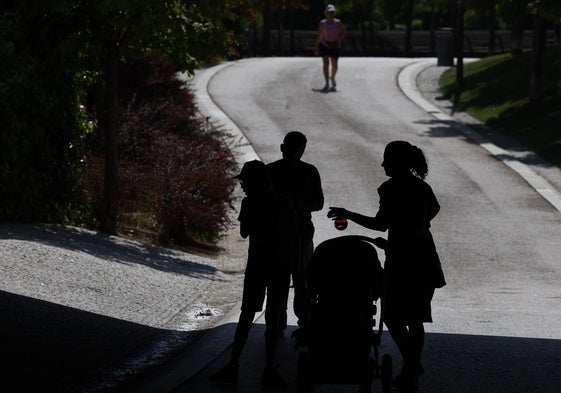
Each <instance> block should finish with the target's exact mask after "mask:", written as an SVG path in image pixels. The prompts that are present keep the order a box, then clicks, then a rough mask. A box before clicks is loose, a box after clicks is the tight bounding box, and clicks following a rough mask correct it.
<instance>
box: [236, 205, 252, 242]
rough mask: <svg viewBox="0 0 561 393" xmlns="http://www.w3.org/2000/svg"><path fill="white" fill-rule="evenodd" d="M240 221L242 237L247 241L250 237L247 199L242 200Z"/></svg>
mask: <svg viewBox="0 0 561 393" xmlns="http://www.w3.org/2000/svg"><path fill="white" fill-rule="evenodd" d="M238 221H239V222H240V235H241V237H243V238H244V239H246V238H247V237H248V236H249V201H248V199H247V198H244V199H242V207H241V208H240V215H239V216H238Z"/></svg>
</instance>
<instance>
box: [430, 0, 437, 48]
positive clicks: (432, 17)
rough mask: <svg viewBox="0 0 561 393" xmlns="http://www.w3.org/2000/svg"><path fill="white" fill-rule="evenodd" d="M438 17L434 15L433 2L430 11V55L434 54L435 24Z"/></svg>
mask: <svg viewBox="0 0 561 393" xmlns="http://www.w3.org/2000/svg"><path fill="white" fill-rule="evenodd" d="M437 18H438V15H437V14H436V3H435V1H434V0H433V1H432V3H431V9H430V53H431V54H436V24H437Z"/></svg>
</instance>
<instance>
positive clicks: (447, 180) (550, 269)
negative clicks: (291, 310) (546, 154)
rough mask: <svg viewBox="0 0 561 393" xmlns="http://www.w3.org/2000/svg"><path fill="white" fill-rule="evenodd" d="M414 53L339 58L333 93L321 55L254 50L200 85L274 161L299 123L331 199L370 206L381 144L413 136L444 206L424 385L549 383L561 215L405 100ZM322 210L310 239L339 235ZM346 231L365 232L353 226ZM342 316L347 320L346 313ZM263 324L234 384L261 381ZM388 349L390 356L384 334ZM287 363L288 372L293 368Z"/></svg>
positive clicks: (482, 387)
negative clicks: (259, 55)
mask: <svg viewBox="0 0 561 393" xmlns="http://www.w3.org/2000/svg"><path fill="white" fill-rule="evenodd" d="M411 61H412V60H410V59H366V58H348V59H342V60H341V69H340V73H339V77H338V87H339V91H338V92H336V93H328V94H324V93H320V92H318V91H317V89H319V88H321V87H322V85H323V81H322V77H321V70H320V65H319V61H318V60H317V59H307V58H301V59H298V58H272V59H249V60H243V61H239V62H236V63H233V64H232V65H231V66H228V67H225V68H224V69H222V70H221V71H220V72H219V73H217V74H216V75H215V76H214V77H213V78H212V80H211V82H210V84H209V92H210V95H211V96H212V98H213V100H214V101H215V102H216V103H217V104H218V105H219V106H220V107H221V108H222V109H223V110H224V112H226V113H227V114H228V115H229V116H230V118H231V119H232V120H233V121H234V122H235V123H236V124H237V125H238V127H239V128H240V129H241V130H242V131H243V132H244V134H245V136H246V137H247V139H248V140H249V141H250V143H251V144H252V145H253V147H254V148H255V150H256V152H257V153H258V155H259V156H260V157H261V158H262V159H263V160H264V161H265V162H270V161H272V160H275V159H277V158H278V157H279V144H280V143H281V140H282V137H283V135H284V133H285V132H286V131H288V130H292V129H298V130H302V131H304V132H305V133H306V134H307V136H308V138H309V143H308V150H307V152H306V154H305V156H304V159H305V160H307V161H309V162H312V163H314V164H315V165H316V166H317V167H318V169H319V170H320V173H321V174H322V177H323V184H324V189H325V194H326V207H327V206H344V207H348V208H350V209H353V210H358V211H363V212H371V213H374V212H375V211H376V208H377V204H378V197H377V193H376V189H377V187H378V185H379V184H380V183H381V182H382V181H384V179H385V176H384V174H383V170H382V168H381V167H380V164H381V157H382V152H383V149H384V146H385V145H386V144H387V143H388V142H390V141H391V140H395V139H406V140H409V141H411V142H412V143H414V144H416V145H418V146H420V147H421V148H422V149H423V150H424V151H425V154H426V155H427V157H428V158H429V165H430V173H429V177H428V182H429V183H430V184H431V185H432V186H433V188H434V190H435V192H436V194H437V196H438V198H439V200H440V203H441V205H442V210H441V213H440V214H439V216H438V217H437V218H436V219H435V220H434V225H433V232H434V235H435V239H436V242H437V245H438V248H439V250H440V254H441V258H442V260H443V263H444V269H445V273H446V275H447V279H448V286H447V287H445V288H444V289H442V290H440V291H438V292H437V294H436V295H435V299H434V302H433V305H434V315H433V316H434V320H435V323H433V324H429V325H427V331H428V336H427V345H426V353H425V356H424V364H425V368H426V369H427V370H428V371H427V373H426V375H425V376H424V377H423V380H422V387H421V392H435V393H436V392H451V391H453V392H460V393H461V392H472V393H473V392H477V393H479V392H509V393H512V392H525V393H527V392H540V393H543V392H551V393H553V392H558V391H559V386H561V373H560V372H559V370H560V369H561V355H560V353H561V329H560V328H559V325H560V322H561V307H560V306H561V288H560V286H559V282H560V279H561V263H560V262H559V255H561V242H560V241H559V233H561V214H560V213H559V212H558V211H557V210H555V209H554V208H553V207H552V206H551V205H550V204H549V203H548V202H546V201H545V200H544V199H543V198H542V197H541V196H540V195H539V194H538V193H537V192H536V191H535V190H534V189H532V188H531V187H529V185H528V184H527V183H526V182H525V181H524V180H523V179H522V178H520V176H519V175H517V174H515V173H514V172H513V171H512V170H511V169H509V168H508V167H507V166H505V165H504V164H503V163H502V162H500V161H499V160H497V158H495V157H493V156H492V155H490V154H489V153H488V152H487V151H486V150H484V149H482V148H481V147H480V146H479V145H477V144H475V143H473V142H472V141H471V140H469V139H467V138H466V137H465V136H464V135H463V134H461V133H460V132H458V131H457V130H456V129H454V128H453V127H451V126H449V125H447V124H443V123H442V122H440V121H438V120H436V119H435V118H434V117H433V116H431V115H430V114H428V113H426V112H425V111H423V110H422V109H420V108H419V107H418V106H417V105H415V104H414V103H413V102H411V101H410V100H408V99H407V98H405V97H404V95H403V94H402V92H401V91H400V89H399V88H398V86H397V83H396V78H397V75H398V73H399V71H400V69H401V68H402V67H404V66H406V65H407V64H408V63H410V62H411ZM325 213H326V210H324V211H322V212H319V213H317V214H315V216H314V222H315V224H316V228H317V233H316V242H320V241H322V240H324V239H327V238H330V237H333V236H336V235H338V233H336V231H335V230H334V229H333V228H332V226H331V222H330V221H329V220H327V219H326V218H325ZM347 232H348V233H360V234H369V233H368V232H366V231H363V230H361V229H359V228H357V227H356V226H353V225H350V227H349V229H348V230H347ZM339 317H340V323H344V312H342V313H341V315H340V316H339ZM260 332H262V324H260V325H258V326H257V329H256V334H255V335H254V336H253V338H252V340H254V341H255V342H256V345H255V346H254V347H252V348H254V350H253V351H252V352H251V354H248V355H247V356H248V358H247V359H248V363H247V364H246V370H245V371H244V378H246V379H245V381H246V382H245V383H244V384H242V386H241V387H240V388H239V389H238V390H237V391H240V392H241V391H243V392H245V391H248V392H250V391H257V390H260V389H259V388H258V375H259V373H260V370H256V368H257V367H260V366H259V365H258V363H259V362H258V360H259V356H260V355H259V351H261V350H262V347H261V344H262V343H261V341H262V334H260ZM386 338H387V337H386ZM333 339H334V340H335V339H339V337H337V335H336V327H334V336H333ZM289 348H290V340H288V339H287V344H286V346H285V347H284V350H287V351H289ZM383 348H384V350H387V351H389V352H392V353H394V352H395V350H394V349H393V347H392V344H391V340H386V341H385V342H384V344H383ZM255 351H257V352H255ZM292 356H293V355H291V352H290V351H289V352H286V355H285V358H284V359H293V358H292ZM250 358H251V359H254V361H253V362H251V361H249V359H250ZM396 358H397V356H396ZM396 360H397V362H398V363H399V359H396ZM224 361H225V357H224V356H223V357H222V358H221V359H218V360H217V361H216V362H214V363H213V364H211V365H210V366H209V367H208V368H207V369H206V370H203V372H202V373H201V374H200V375H199V376H198V377H197V378H193V379H192V380H190V381H189V382H188V383H187V384H185V385H183V386H182V387H180V388H178V390H177V391H180V392H188V391H189V392H191V391H197V392H215V391H216V392H218V391H221V390H220V389H217V388H215V387H211V386H209V385H208V382H207V381H206V378H205V376H206V375H208V373H210V372H211V371H213V370H215V369H216V368H217V367H219V366H220V365H221V364H223V362H224ZM253 365H254V366H255V367H251V366H253ZM283 367H285V370H286V372H287V373H290V370H291V368H290V367H293V366H290V365H285V366H283ZM397 367H399V365H396V368H397ZM326 389H328V390H326V391H332V390H331V389H332V388H329V387H327V388H326ZM287 391H290V390H287ZM322 391H323V390H322ZM333 391H343V390H333Z"/></svg>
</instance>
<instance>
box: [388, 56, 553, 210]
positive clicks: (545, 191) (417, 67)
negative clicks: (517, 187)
mask: <svg viewBox="0 0 561 393" xmlns="http://www.w3.org/2000/svg"><path fill="white" fill-rule="evenodd" d="M434 65H435V60H434V59H431V60H420V61H417V62H415V63H412V64H410V65H407V66H405V67H404V68H402V69H401V71H400V72H399V74H398V77H397V84H398V86H399V88H400V89H401V91H402V92H403V94H404V95H405V96H407V97H408V98H409V99H410V100H411V101H413V102H414V103H415V104H417V105H418V106H419V107H420V108H421V109H423V110H424V111H425V112H427V113H428V114H430V115H431V116H433V117H434V118H436V119H437V120H439V121H441V122H443V123H445V124H448V125H450V126H452V127H454V128H455V129H457V130H458V131H460V132H461V133H462V134H464V135H465V136H466V137H468V138H469V139H471V140H472V141H474V142H475V143H477V144H478V145H479V146H481V147H482V148H483V149H485V150H486V151H488V152H489V153H490V154H491V155H493V156H494V157H495V158H496V159H497V160H499V161H501V162H502V163H503V164H505V165H506V166H508V167H509V168H510V169H512V170H513V171H514V172H516V173H517V174H518V175H519V176H520V177H522V178H523V179H524V180H525V181H526V182H527V183H528V184H529V185H530V187H532V188H533V189H534V190H536V192H537V193H538V194H540V195H541V196H542V197H543V198H544V199H545V200H546V201H548V202H549V203H550V204H551V205H552V206H553V207H554V208H555V209H556V210H557V211H558V212H560V213H561V193H559V192H558V191H557V190H556V189H555V187H554V186H553V185H552V184H551V183H550V182H549V181H547V180H546V179H545V178H543V177H542V176H540V175H539V174H537V173H536V172H535V171H534V170H533V169H532V168H531V167H530V166H528V165H526V164H524V163H523V162H521V161H520V160H518V159H516V158H515V156H514V154H512V153H511V152H509V151H508V150H506V149H503V148H501V147H499V146H497V145H495V144H494V143H493V142H491V141H490V140H489V139H487V138H486V137H485V136H483V135H481V134H480V133H478V132H477V131H475V130H474V129H473V128H471V127H469V126H467V125H465V124H463V123H461V122H459V121H457V120H455V119H454V118H453V117H451V116H449V115H447V114H445V113H444V112H442V111H441V110H440V108H438V107H437V106H435V105H433V104H432V103H430V102H429V101H427V100H426V99H425V98H424V97H423V95H422V94H421V92H420V91H419V89H418V88H417V83H416V78H417V75H419V74H420V73H421V72H422V71H423V70H425V69H426V68H428V67H431V66H434Z"/></svg>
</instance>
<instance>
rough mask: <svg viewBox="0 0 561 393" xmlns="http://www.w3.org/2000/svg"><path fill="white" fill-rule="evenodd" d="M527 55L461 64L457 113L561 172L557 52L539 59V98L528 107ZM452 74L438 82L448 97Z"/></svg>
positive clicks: (559, 50) (560, 65) (556, 49)
mask: <svg viewBox="0 0 561 393" xmlns="http://www.w3.org/2000/svg"><path fill="white" fill-rule="evenodd" d="M530 56H531V53H529V52H527V53H524V54H523V55H521V56H515V57H513V56H511V55H510V54H501V55H496V56H491V57H487V58H484V59H482V60H480V61H477V62H473V63H468V64H465V70H464V71H465V72H464V80H465V90H464V93H463V94H462V96H461V99H460V101H459V103H458V107H459V108H460V109H462V110H464V111H466V112H468V113H469V114H470V115H472V116H473V117H475V118H477V119H479V120H481V121H483V122H485V123H486V124H488V125H490V126H492V127H493V128H495V129H496V130H498V131H500V132H502V133H504V134H506V135H509V136H510V137H512V138H514V139H516V140H518V141H519V142H521V143H522V144H524V145H526V146H527V147H528V148H529V149H531V150H534V151H535V152H537V153H538V154H540V155H541V156H543V157H544V158H546V159H547V160H549V161H550V162H552V163H553V164H555V165H557V166H558V167H560V168H561V48H559V47H550V48H548V50H547V52H546V53H545V55H544V59H543V64H544V69H543V82H544V83H543V91H544V98H543V100H542V101H540V102H538V103H532V102H530V98H529V95H530V65H531V57H530ZM455 78H456V70H455V69H454V68H452V69H450V70H448V71H446V72H445V73H444V74H443V75H442V78H441V79H440V86H441V89H442V91H443V93H444V95H445V96H446V97H448V98H451V97H453V93H454V88H455Z"/></svg>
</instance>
